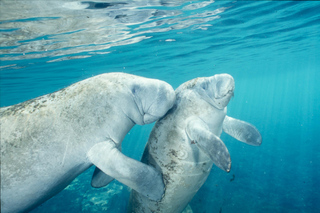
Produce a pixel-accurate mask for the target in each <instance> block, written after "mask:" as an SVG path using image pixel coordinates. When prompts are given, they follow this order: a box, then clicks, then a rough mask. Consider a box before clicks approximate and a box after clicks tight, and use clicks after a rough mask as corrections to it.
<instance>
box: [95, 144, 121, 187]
mask: <svg viewBox="0 0 320 213" xmlns="http://www.w3.org/2000/svg"><path fill="white" fill-rule="evenodd" d="M118 149H119V151H121V146H120V147H118ZM113 180H114V178H113V177H111V176H109V175H107V174H106V173H104V172H103V171H101V170H100V169H99V168H98V167H96V168H95V170H94V172H93V175H92V178H91V186H92V187H94V188H101V187H105V186H107V185H108V184H109V183H110V182H111V181H113Z"/></svg>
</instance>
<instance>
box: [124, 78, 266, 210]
mask: <svg viewBox="0 0 320 213" xmlns="http://www.w3.org/2000/svg"><path fill="white" fill-rule="evenodd" d="M234 87H235V85H234V80H233V78H232V77H231V76H230V75H228V74H220V75H214V76H212V77H207V78H196V79H193V80H190V81H188V82H186V83H184V84H182V85H181V86H180V87H178V88H177V90H176V102H175V104H174V106H173V107H172V109H171V110H169V112H168V113H167V114H166V116H165V117H163V118H161V119H160V120H159V121H157V122H156V124H155V126H154V128H153V129H152V132H151V134H150V137H149V140H148V143H147V146H146V148H145V150H144V154H143V156H142V162H143V163H146V164H148V165H151V166H152V167H154V168H155V169H157V170H158V171H161V173H162V174H163V178H164V183H165V193H164V196H163V197H162V199H161V200H160V201H152V200H150V199H149V198H147V197H145V196H143V195H142V194H141V193H139V192H137V191H135V190H132V192H131V195H130V202H129V208H128V210H129V212H134V213H142V212H143V213H149V212H162V213H164V212H165V213H179V212H182V211H183V209H185V207H186V206H187V204H188V203H189V201H190V200H191V199H192V198H193V196H194V195H195V194H196V192H197V191H198V190H199V189H200V187H201V186H202V185H203V183H204V182H205V181H206V179H207V177H208V175H209V173H210V170H211V168H212V165H213V164H215V165H216V166H218V167H219V168H221V169H223V170H224V171H227V172H229V171H230V167H231V160H230V155H229V152H228V150H227V148H226V146H225V145H224V143H223V142H222V141H221V139H220V135H221V133H222V130H223V131H225V132H226V133H227V134H229V135H231V136H232V137H234V138H236V139H238V140H240V141H242V142H245V143H248V144H250V145H255V146H258V145H260V144H261V141H262V139H261V135H260V133H259V132H258V130H257V129H256V128H255V127H254V126H252V125H251V124H249V123H246V122H244V121H240V120H237V119H234V118H231V117H228V116H226V113H227V105H228V103H229V101H230V99H231V97H232V96H233V93H234Z"/></svg>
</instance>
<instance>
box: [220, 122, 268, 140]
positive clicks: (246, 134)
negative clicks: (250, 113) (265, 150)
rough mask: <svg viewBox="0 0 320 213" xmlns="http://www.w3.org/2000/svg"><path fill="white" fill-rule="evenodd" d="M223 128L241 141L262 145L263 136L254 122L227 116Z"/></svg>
mask: <svg viewBox="0 0 320 213" xmlns="http://www.w3.org/2000/svg"><path fill="white" fill-rule="evenodd" d="M222 128H223V131H224V132H225V133H227V134H228V135H230V136H232V137H234V138H235V139H237V140H239V141H241V142H244V143H247V144H250V145H253V146H260V145H261V142H262V137H261V135H260V133H259V131H258V130H257V128H256V127H254V126H253V125H252V124H249V123H247V122H245V121H241V120H237V119H234V118H231V117H229V116H226V117H225V119H224V121H223V127H222Z"/></svg>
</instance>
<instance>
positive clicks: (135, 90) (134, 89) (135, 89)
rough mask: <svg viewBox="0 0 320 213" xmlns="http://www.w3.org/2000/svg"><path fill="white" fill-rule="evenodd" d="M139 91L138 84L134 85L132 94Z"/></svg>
mask: <svg viewBox="0 0 320 213" xmlns="http://www.w3.org/2000/svg"><path fill="white" fill-rule="evenodd" d="M137 91H138V86H137V85H135V86H133V87H132V89H131V92H132V94H135V93H136V92H137Z"/></svg>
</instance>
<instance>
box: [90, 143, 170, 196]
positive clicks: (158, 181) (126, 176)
mask: <svg viewBox="0 0 320 213" xmlns="http://www.w3.org/2000/svg"><path fill="white" fill-rule="evenodd" d="M87 157H88V159H89V160H90V161H91V162H92V163H93V164H94V165H96V166H97V167H98V168H99V169H100V170H101V171H103V172H104V173H105V174H107V175H110V176H111V177H113V178H115V179H117V180H118V181H119V182H121V183H123V184H125V185H127V186H129V187H130V188H132V189H134V190H136V191H137V192H139V193H141V194H142V195H144V196H146V197H148V198H150V199H152V200H160V199H161V198H162V195H163V193H164V183H163V179H162V175H161V173H160V172H159V171H157V170H156V169H154V168H153V167H151V166H148V165H146V164H143V163H141V162H139V161H136V160H134V159H132V158H129V157H127V156H125V155H124V154H122V153H121V152H120V151H119V150H118V149H117V148H116V145H115V143H114V142H113V141H111V140H109V141H105V142H101V143H98V144H96V145H94V146H93V147H92V148H91V149H90V150H89V152H88V153H87Z"/></svg>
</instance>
